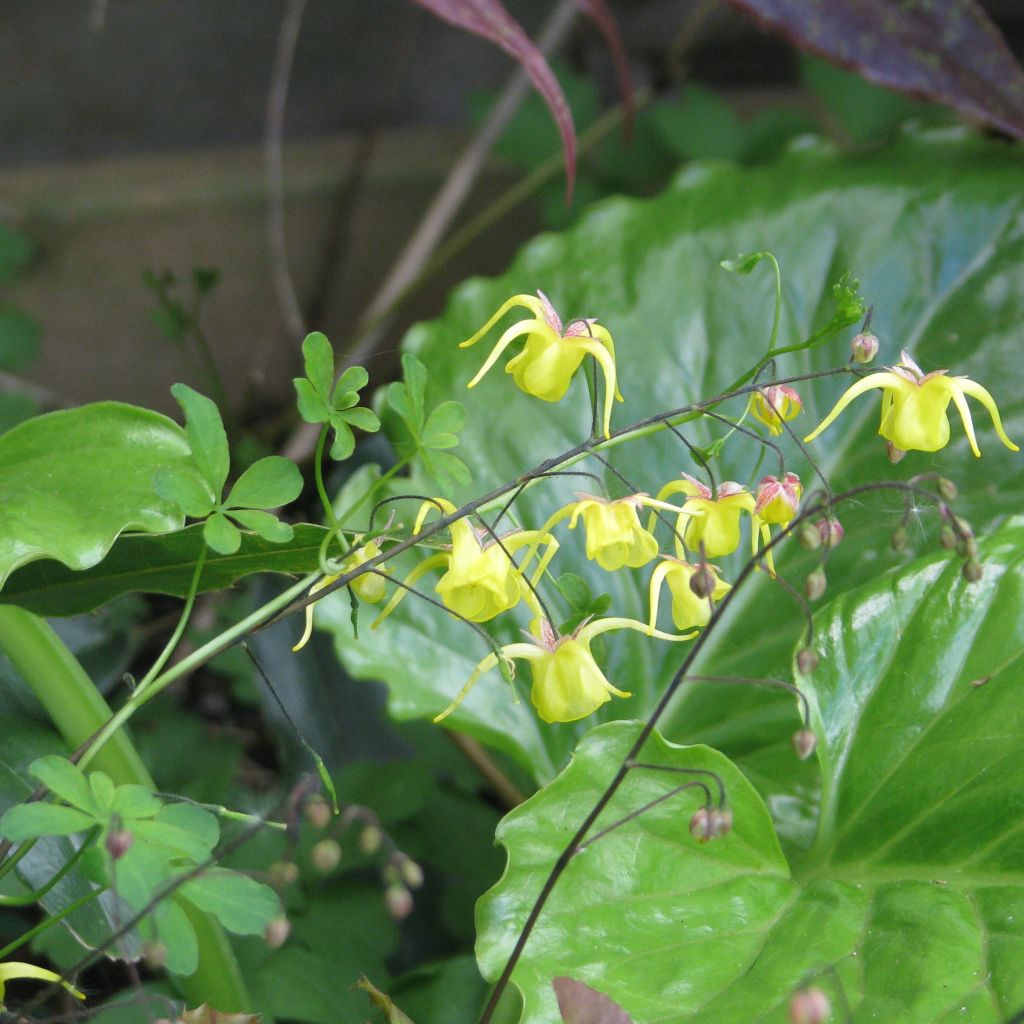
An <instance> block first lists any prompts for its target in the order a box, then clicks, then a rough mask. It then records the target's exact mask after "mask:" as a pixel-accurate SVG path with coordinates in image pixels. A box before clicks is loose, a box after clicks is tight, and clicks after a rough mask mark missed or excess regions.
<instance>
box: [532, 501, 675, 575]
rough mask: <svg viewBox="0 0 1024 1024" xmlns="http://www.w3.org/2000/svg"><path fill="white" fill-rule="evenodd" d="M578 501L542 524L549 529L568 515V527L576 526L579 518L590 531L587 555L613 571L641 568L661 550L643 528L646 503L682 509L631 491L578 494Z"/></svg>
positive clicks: (669, 508)
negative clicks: (611, 496)
mask: <svg viewBox="0 0 1024 1024" xmlns="http://www.w3.org/2000/svg"><path fill="white" fill-rule="evenodd" d="M578 497H579V499H580V500H579V501H574V502H570V503H569V504H568V505H565V506H564V507H563V508H560V509H559V510H558V511H557V512H556V513H555V514H554V515H553V516H551V518H550V519H549V520H548V521H547V522H546V523H545V524H544V526H543V527H541V530H540V533H541V534H542V535H543V534H547V532H548V531H549V530H550V529H551V528H552V527H553V526H554V525H555V524H556V523H557V522H559V521H560V520H562V519H565V518H566V517H571V518H569V529H575V528H576V524H577V523H578V522H579V520H580V518H582V519H583V526H584V528H585V530H586V534H587V558H589V559H590V560H591V561H592V562H597V564H598V565H599V566H601V568H602V569H604V570H606V571H608V572H614V571H615V570H616V569H621V568H622V567H623V566H627V565H628V566H629V567H630V568H632V569H638V568H639V567H640V566H642V565H646V564H647V563H648V562H649V561H650V560H651V559H652V558H654V556H655V555H657V553H658V542H657V541H656V540H655V539H654V536H653V534H652V533H651V532H650V529H646V530H645V529H644V527H643V525H642V524H641V522H640V515H639V511H640V509H641V508H642V507H643V506H644V505H647V506H648V507H650V508H661V509H665V510H666V511H669V512H674V513H677V514H678V513H679V511H680V509H678V508H677V507H676V506H675V505H668V504H666V503H665V502H663V501H655V499H654V498H651V497H649V496H648V495H646V494H631V495H630V496H629V497H628V498H617V499H615V500H614V501H609V500H607V499H605V498H595V497H594V496H593V495H590V494H580V495H578Z"/></svg>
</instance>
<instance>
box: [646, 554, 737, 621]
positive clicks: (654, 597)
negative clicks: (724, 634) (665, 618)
mask: <svg viewBox="0 0 1024 1024" xmlns="http://www.w3.org/2000/svg"><path fill="white" fill-rule="evenodd" d="M661 557H662V558H663V559H664V561H663V562H661V564H660V565H658V566H657V567H656V568H655V570H654V572H653V573H651V583H650V587H649V596H650V604H651V614H650V618H649V619H648V625H649V626H651V628H653V627H654V625H655V624H656V623H657V621H658V603H659V599H660V597H661V588H662V586H663V585H664V584H665V583H667V584H668V589H669V593H670V594H671V595H672V622H673V623H674V624H675V627H676V629H679V630H683V629H702V628H703V627H704V626H706V625H707V624H708V622H709V621H710V619H711V611H712V608H713V607H714V603H715V602H716V601H721V599H722V598H723V597H725V595H726V594H728V593H729V591H730V590H732V584H730V583H726V582H725V580H723V579H721V578H720V577H719V575H718V567H717V566H714V565H707V564H706V563H705V565H704V566H703V567H702V566H698V565H691V564H690V563H689V562H684V561H682V560H681V559H678V558H673V557H672V556H671V555H662V556H661ZM702 568H703V569H705V570H707V571H708V572H710V573H711V578H712V579H713V580H714V585H713V588H712V589H711V593H710V594H709V595H708V596H707V597H699V596H698V595H697V594H696V593H695V592H694V590H693V587H692V586H691V585H690V583H691V580H692V579H693V576H694V573H696V572H698V571H700V570H701V569H702ZM691 635H692V634H691Z"/></svg>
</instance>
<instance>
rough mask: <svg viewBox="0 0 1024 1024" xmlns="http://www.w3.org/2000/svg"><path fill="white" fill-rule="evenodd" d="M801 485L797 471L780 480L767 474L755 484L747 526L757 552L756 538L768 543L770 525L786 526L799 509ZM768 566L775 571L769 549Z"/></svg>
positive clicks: (765, 543) (755, 552)
mask: <svg viewBox="0 0 1024 1024" xmlns="http://www.w3.org/2000/svg"><path fill="white" fill-rule="evenodd" d="M803 493H804V487H803V484H801V483H800V477H798V476H797V475H796V473H785V474H783V477H782V479H781V480H780V479H779V478H778V477H775V476H766V477H764V479H763V480H762V481H761V482H760V483H759V484H758V485H757V491H756V492H755V495H754V511H753V514H752V525H751V529H750V544H751V550H752V551H753V553H754V554H755V555H756V554H757V548H758V538H760V541H761V543H762V544H763V545H765V546H767V545H768V544H769V543H770V542H771V539H772V531H771V527H772V526H787V525H788V524H789V523H791V522H792V521H793V517H794V516H795V515H796V514H797V512H798V511H799V509H800V499H801V497H802V496H803ZM764 557H765V561H766V562H767V563H768V569H769V570H770V571H771V572H772V573H774V572H775V560H774V559H773V558H772V553H771V550H768V551H767V552H765V556H764Z"/></svg>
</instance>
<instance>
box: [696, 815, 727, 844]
mask: <svg viewBox="0 0 1024 1024" xmlns="http://www.w3.org/2000/svg"><path fill="white" fill-rule="evenodd" d="M731 831H732V811H730V810H729V808H728V807H698V808H697V810H695V811H694V812H693V817H692V818H690V835H691V836H693V838H694V839H696V840H697V841H698V842H700V843H706V842H708V841H709V840H711V839H721V838H722V836H726V835H728V834H729V833H730V832H731Z"/></svg>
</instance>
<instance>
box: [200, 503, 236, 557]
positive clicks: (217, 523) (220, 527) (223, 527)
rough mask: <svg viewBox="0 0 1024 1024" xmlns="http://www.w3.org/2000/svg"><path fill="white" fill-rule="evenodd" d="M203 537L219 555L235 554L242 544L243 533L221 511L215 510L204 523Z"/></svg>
mask: <svg viewBox="0 0 1024 1024" xmlns="http://www.w3.org/2000/svg"><path fill="white" fill-rule="evenodd" d="M203 539H204V540H205V541H206V543H207V544H209V545H210V547H211V548H213V550H214V551H216V552H217V554H219V555H233V554H234V553H235V552H236V551H237V550H238V549H239V548H240V547H241V546H242V534H241V533H240V532H239V530H238V527H237V526H235V524H234V523H232V522H229V521H228V520H227V519H226V518H225V517H224V516H223V515H221V513H220V512H214V514H213V515H212V516H210V518H209V519H207V520H206V522H205V524H204V525H203Z"/></svg>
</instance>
